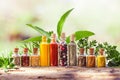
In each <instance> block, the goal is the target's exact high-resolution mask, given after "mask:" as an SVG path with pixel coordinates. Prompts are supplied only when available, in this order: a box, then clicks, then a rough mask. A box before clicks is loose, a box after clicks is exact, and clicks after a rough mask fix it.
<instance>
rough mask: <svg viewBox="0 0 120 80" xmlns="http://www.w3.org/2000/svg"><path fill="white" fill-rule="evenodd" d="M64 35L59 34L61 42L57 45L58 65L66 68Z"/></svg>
mask: <svg viewBox="0 0 120 80" xmlns="http://www.w3.org/2000/svg"><path fill="white" fill-rule="evenodd" d="M65 39H66V37H65V33H62V34H61V42H60V44H59V65H60V66H67V44H66V42H65Z"/></svg>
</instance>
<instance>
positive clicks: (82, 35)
mask: <svg viewBox="0 0 120 80" xmlns="http://www.w3.org/2000/svg"><path fill="white" fill-rule="evenodd" d="M92 35H95V34H94V33H93V32H91V31H76V32H75V38H76V39H75V41H77V40H80V39H82V38H85V37H89V36H92ZM66 42H67V43H69V42H70V36H68V37H67V38H66Z"/></svg>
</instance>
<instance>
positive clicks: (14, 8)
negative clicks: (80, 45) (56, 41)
mask: <svg viewBox="0 0 120 80" xmlns="http://www.w3.org/2000/svg"><path fill="white" fill-rule="evenodd" d="M71 8H75V9H74V10H73V12H72V13H71V14H70V16H69V17H68V19H67V21H66V23H65V25H64V30H63V31H64V32H66V34H67V35H70V34H71V33H73V32H75V31H77V30H89V31H92V32H94V33H95V34H96V35H95V36H92V37H91V39H96V40H97V41H98V42H106V41H107V42H109V43H111V44H115V45H118V49H119V51H120V47H119V45H120V37H119V32H120V31H119V30H120V0H0V52H2V51H4V50H8V49H11V48H13V47H16V46H19V45H20V44H19V43H16V42H17V41H18V40H22V39H26V38H28V37H32V36H37V35H39V34H38V33H37V32H36V31H34V30H32V29H30V28H28V27H27V26H26V24H28V23H30V24H33V25H36V26H39V27H41V28H43V29H45V30H48V31H49V30H54V31H56V30H55V29H56V26H57V22H58V20H59V18H60V16H61V15H62V14H63V13H64V12H66V11H67V10H69V9H71Z"/></svg>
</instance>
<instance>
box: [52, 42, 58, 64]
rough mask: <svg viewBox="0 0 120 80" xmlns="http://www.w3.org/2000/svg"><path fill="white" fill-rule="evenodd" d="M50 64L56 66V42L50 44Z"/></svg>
mask: <svg viewBox="0 0 120 80" xmlns="http://www.w3.org/2000/svg"><path fill="white" fill-rule="evenodd" d="M50 65H51V66H58V44H57V43H51V44H50Z"/></svg>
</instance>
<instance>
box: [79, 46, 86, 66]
mask: <svg viewBox="0 0 120 80" xmlns="http://www.w3.org/2000/svg"><path fill="white" fill-rule="evenodd" d="M78 66H80V67H86V56H85V54H84V48H80V55H79V56H78Z"/></svg>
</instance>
